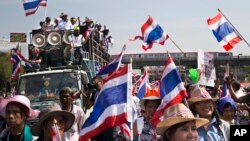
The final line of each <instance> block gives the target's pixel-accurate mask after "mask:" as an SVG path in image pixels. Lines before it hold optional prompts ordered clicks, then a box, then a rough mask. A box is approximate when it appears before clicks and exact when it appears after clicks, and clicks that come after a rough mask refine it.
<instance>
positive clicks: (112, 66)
mask: <svg viewBox="0 0 250 141" xmlns="http://www.w3.org/2000/svg"><path fill="white" fill-rule="evenodd" d="M125 49H126V46H125V45H124V46H123V48H122V51H121V53H120V54H119V55H118V56H117V57H116V58H115V59H114V60H113V61H112V62H110V63H109V64H108V65H106V66H104V67H102V68H101V69H100V71H99V72H98V73H97V74H96V75H99V76H101V77H102V78H106V77H107V76H108V75H109V74H111V73H113V72H115V71H116V70H117V69H118V68H119V67H120V65H121V61H122V57H123V54H124V51H125Z"/></svg>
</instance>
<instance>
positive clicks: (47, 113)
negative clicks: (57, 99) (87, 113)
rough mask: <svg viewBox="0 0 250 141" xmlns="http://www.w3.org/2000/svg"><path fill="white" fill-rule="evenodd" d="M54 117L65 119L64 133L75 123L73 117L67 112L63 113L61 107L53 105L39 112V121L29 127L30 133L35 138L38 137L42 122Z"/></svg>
mask: <svg viewBox="0 0 250 141" xmlns="http://www.w3.org/2000/svg"><path fill="white" fill-rule="evenodd" d="M55 115H60V116H63V117H64V118H65V130H64V132H65V131H68V130H69V129H70V128H71V126H72V125H73V123H74V121H75V116H74V115H73V114H72V113H70V112H68V111H63V110H62V109H61V107H60V106H59V105H58V104H56V103H55V104H53V105H50V106H48V107H46V108H45V109H43V110H42V111H41V113H40V114H39V121H38V122H36V123H35V124H34V125H33V126H32V127H31V133H32V134H33V135H35V136H40V135H41V134H42V125H43V124H44V121H45V120H46V119H48V118H49V117H51V116H55Z"/></svg>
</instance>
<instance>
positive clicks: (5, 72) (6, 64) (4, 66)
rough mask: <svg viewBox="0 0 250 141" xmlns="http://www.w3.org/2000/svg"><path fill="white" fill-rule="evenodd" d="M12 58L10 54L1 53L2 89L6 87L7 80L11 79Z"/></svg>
mask: <svg viewBox="0 0 250 141" xmlns="http://www.w3.org/2000/svg"><path fill="white" fill-rule="evenodd" d="M9 60H10V54H8V53H0V90H2V88H4V87H5V85H6V82H7V81H10V78H11V69H12V63H11V62H10V61H9Z"/></svg>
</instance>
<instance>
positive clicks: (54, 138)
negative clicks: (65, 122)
mask: <svg viewBox="0 0 250 141" xmlns="http://www.w3.org/2000/svg"><path fill="white" fill-rule="evenodd" d="M52 141H62V140H61V137H60V134H59V129H58V126H57V120H56V119H54V120H53V126H52Z"/></svg>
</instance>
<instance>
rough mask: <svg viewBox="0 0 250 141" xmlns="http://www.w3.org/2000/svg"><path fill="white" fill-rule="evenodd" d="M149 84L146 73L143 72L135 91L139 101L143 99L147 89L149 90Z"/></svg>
mask: <svg viewBox="0 0 250 141" xmlns="http://www.w3.org/2000/svg"><path fill="white" fill-rule="evenodd" d="M149 87H150V86H149V82H148V73H147V71H145V72H144V74H143V75H142V78H141V83H140V85H139V88H138V91H137V97H138V98H139V99H143V97H144V95H145V93H146V92H147V89H148V88H149Z"/></svg>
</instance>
